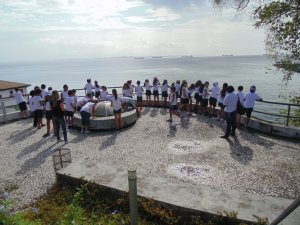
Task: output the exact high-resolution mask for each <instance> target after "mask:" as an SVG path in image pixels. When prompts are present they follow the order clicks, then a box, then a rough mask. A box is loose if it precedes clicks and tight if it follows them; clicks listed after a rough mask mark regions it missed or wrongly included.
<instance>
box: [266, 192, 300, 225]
mask: <svg viewBox="0 0 300 225" xmlns="http://www.w3.org/2000/svg"><path fill="white" fill-rule="evenodd" d="M299 206H300V197H298V198H297V199H296V200H295V201H293V203H292V204H291V205H289V207H287V208H286V209H285V210H284V211H283V212H282V213H281V214H280V215H279V216H278V217H277V218H276V219H275V220H273V222H272V223H271V224H270V225H277V224H279V223H280V222H281V221H282V220H284V219H285V218H286V217H288V215H290V214H291V213H292V212H293V211H294V210H295V209H297V208H298V207H299Z"/></svg>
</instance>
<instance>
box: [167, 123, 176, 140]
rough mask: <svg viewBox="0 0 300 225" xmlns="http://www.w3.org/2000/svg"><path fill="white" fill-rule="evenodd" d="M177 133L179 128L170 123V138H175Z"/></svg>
mask: <svg viewBox="0 0 300 225" xmlns="http://www.w3.org/2000/svg"><path fill="white" fill-rule="evenodd" d="M176 132H177V127H176V125H175V124H173V123H169V134H168V136H169V137H175V136H176Z"/></svg>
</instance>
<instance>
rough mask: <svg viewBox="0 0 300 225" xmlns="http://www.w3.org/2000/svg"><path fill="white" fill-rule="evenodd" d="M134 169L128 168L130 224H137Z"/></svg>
mask: <svg viewBox="0 0 300 225" xmlns="http://www.w3.org/2000/svg"><path fill="white" fill-rule="evenodd" d="M136 180H137V178H136V169H135V168H130V169H128V186H129V204H130V220H131V225H137V224H138V204H137V183H136Z"/></svg>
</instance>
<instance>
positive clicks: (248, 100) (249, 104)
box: [244, 86, 262, 127]
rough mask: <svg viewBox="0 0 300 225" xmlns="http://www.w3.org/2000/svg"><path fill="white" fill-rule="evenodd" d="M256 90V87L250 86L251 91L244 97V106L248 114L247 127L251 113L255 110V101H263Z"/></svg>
mask: <svg viewBox="0 0 300 225" xmlns="http://www.w3.org/2000/svg"><path fill="white" fill-rule="evenodd" d="M255 91H256V87H255V86H251V87H250V92H248V93H247V94H246V95H245V97H244V107H245V110H246V116H247V118H246V124H245V126H246V127H247V126H248V124H249V121H250V117H251V113H252V111H253V108H254V104H255V101H262V98H261V97H260V96H259V95H257V94H256V93H255Z"/></svg>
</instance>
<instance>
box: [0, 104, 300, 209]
mask: <svg viewBox="0 0 300 225" xmlns="http://www.w3.org/2000/svg"><path fill="white" fill-rule="evenodd" d="M142 114H143V115H142V116H141V117H140V118H139V119H138V120H137V122H136V123H135V124H134V125H133V126H131V127H128V128H125V129H123V130H122V131H121V132H115V131H105V132H92V133H90V134H88V135H82V134H80V133H79V132H78V130H69V131H68V139H69V143H68V144H67V145H63V143H59V144H57V143H56V138H55V137H54V136H50V137H48V138H43V137H42V136H43V134H44V133H45V132H46V128H45V127H43V128H42V129H40V130H37V129H36V128H34V127H33V126H32V119H26V120H20V121H17V122H14V123H9V124H6V125H0V139H1V145H0V193H1V192H2V191H4V190H5V189H8V190H11V194H10V197H11V198H12V199H13V200H15V202H16V203H17V204H18V205H19V206H22V205H25V204H29V203H30V202H31V201H33V200H34V199H35V198H38V197H39V196H41V195H42V194H44V193H45V192H46V191H47V189H48V188H49V187H51V185H52V184H53V183H54V182H55V173H54V170H53V163H52V157H51V150H53V149H56V148H58V147H61V146H64V147H66V148H69V149H71V154H72V160H80V159H89V160H91V161H93V162H97V163H103V164H108V165H111V166H113V167H117V168H120V169H126V168H128V167H130V166H132V165H134V166H136V167H137V170H138V171H139V172H140V173H143V174H147V175H148V176H159V177H164V178H172V179H176V180H177V181H182V182H185V183H190V184H194V185H199V186H207V187H208V188H215V189H222V190H236V191H240V192H245V193H249V194H261V195H266V196H273V197H279V198H285V199H295V198H296V197H298V196H299V195H300V170H299V165H300V142H292V141H288V140H284V139H279V138H275V137H270V136H266V135H262V134H260V133H255V132H249V131H245V130H238V131H237V135H236V137H230V138H229V140H228V141H227V140H224V139H221V138H220V137H219V136H221V135H223V134H224V129H225V124H224V123H220V122H218V121H216V120H215V119H214V118H207V117H204V116H195V115H193V116H191V117H189V118H184V119H182V120H181V119H180V118H178V117H175V118H174V121H173V123H168V122H166V120H167V119H168V111H167V110H165V109H152V108H148V109H144V111H143V113H142Z"/></svg>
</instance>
